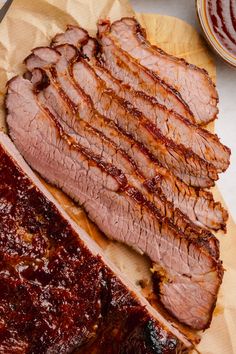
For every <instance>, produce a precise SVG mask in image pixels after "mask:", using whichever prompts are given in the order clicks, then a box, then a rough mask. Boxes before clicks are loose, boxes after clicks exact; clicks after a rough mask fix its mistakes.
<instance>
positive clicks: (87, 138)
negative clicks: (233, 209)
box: [26, 45, 219, 257]
mask: <svg viewBox="0 0 236 354" xmlns="http://www.w3.org/2000/svg"><path fill="white" fill-rule="evenodd" d="M56 48H58V50H60V53H61V54H62V55H61V56H60V59H59V61H58V63H57V64H56V66H55V67H54V70H52V68H50V67H49V68H48V69H47V73H48V75H49V76H50V79H49V78H48V77H47V79H45V78H44V77H45V76H47V74H46V72H45V71H44V70H42V69H41V70H40V73H39V74H38V71H39V69H37V68H36V69H34V70H33V72H32V82H34V85H35V88H36V90H38V88H39V87H41V88H42V84H43V82H48V85H47V87H46V88H45V89H44V90H40V92H39V94H38V100H39V103H40V104H41V105H42V106H46V107H47V108H48V109H49V110H50V111H51V113H52V114H53V115H55V116H56V117H57V118H58V119H59V120H60V123H61V125H62V127H63V129H64V130H65V131H66V132H67V133H68V134H70V135H72V136H73V137H74V138H75V139H76V141H78V142H79V143H80V144H81V145H83V146H84V147H85V148H88V149H90V151H92V152H93V153H94V154H96V155H99V156H100V157H101V158H102V159H103V160H104V161H106V162H108V163H111V164H113V165H115V166H116V167H118V168H119V169H120V170H121V171H122V172H123V173H124V175H125V177H126V178H127V181H128V183H129V184H130V185H132V186H133V187H135V188H136V189H137V190H139V192H140V193H142V194H143V196H144V197H145V199H146V200H147V201H148V202H149V203H151V204H150V206H151V209H152V210H153V209H154V208H157V212H158V213H159V214H160V215H161V216H162V217H165V218H169V219H170V221H171V222H172V223H173V224H175V225H176V226H177V227H178V229H179V230H180V231H182V232H183V233H184V234H185V236H187V237H189V238H190V239H191V238H194V239H195V238H199V242H201V243H202V245H203V246H205V247H207V249H209V250H210V252H211V254H213V255H214V256H215V257H218V256H219V255H218V253H219V247H218V241H217V239H216V238H215V237H214V236H213V235H211V234H210V233H209V232H206V231H203V230H202V229H201V228H200V227H197V226H195V225H193V224H192V223H191V222H190V220H189V218H187V217H186V216H185V215H184V214H183V213H182V212H180V211H179V210H178V209H175V208H174V206H173V204H172V203H170V202H168V201H167V200H166V198H165V197H164V195H162V192H161V190H160V189H157V188H156V189H155V188H153V189H152V188H151V187H150V182H148V181H146V180H145V178H144V176H142V172H141V171H139V169H138V168H137V166H136V164H135V163H134V161H133V160H132V159H131V158H130V157H129V156H128V155H127V154H126V152H125V151H124V150H123V149H122V148H121V147H120V146H117V145H116V144H115V143H114V142H113V141H112V140H111V139H110V138H107V135H104V133H103V132H106V122H105V121H104V119H102V117H100V116H99V115H96V112H94V113H93V112H91V110H92V107H91V110H90V109H89V108H88V107H87V109H86V112H84V111H85V109H84V106H85V105H87V106H89V105H88V103H87V102H86V100H85V98H84V96H83V94H82V93H81V91H79V90H77V94H76V92H75V85H74V82H73V80H72V79H71V77H70V75H69V72H68V65H69V63H70V61H74V57H75V55H76V50H75V48H73V47H70V46H68V45H64V46H60V47H56ZM42 50H43V48H40V49H38V50H37V49H36V50H34V56H33V55H31V56H30V58H28V59H26V64H27V65H28V68H33V61H34V58H35V65H39V55H37V53H38V52H39V51H40V52H41V51H42ZM45 51H47V52H48V48H45ZM52 52H53V50H52ZM52 58H53V55H52ZM48 61H49V55H48ZM42 67H45V65H44V62H42ZM45 68H47V66H46V67H45ZM51 73H53V74H51ZM40 74H41V75H40ZM40 76H41V77H40ZM61 78H63V79H61ZM49 80H50V81H51V84H49ZM66 92H67V93H68V94H67V93H66ZM74 112H76V115H75V114H74ZM85 113H86V114H85ZM94 116H95V117H94ZM94 118H95V119H96V122H94ZM94 123H95V124H94ZM107 124H108V123H107ZM113 134H115V131H113ZM120 135H121V134H119V135H118V138H119V137H120ZM153 192H154V193H153ZM200 240H201V241H200Z"/></svg>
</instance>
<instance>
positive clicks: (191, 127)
mask: <svg viewBox="0 0 236 354" xmlns="http://www.w3.org/2000/svg"><path fill="white" fill-rule="evenodd" d="M79 30H80V29H78V31H79ZM81 44H82V43H81ZM83 52H84V53H85V54H86V55H87V56H88V58H90V63H92V64H93V67H94V69H95V71H96V73H97V74H98V75H99V76H100V77H101V78H102V79H103V80H104V81H105V82H106V84H107V86H108V87H110V88H111V89H113V90H114V91H115V93H116V94H117V95H118V96H119V97H121V98H124V99H126V100H127V101H129V102H131V103H132V104H133V105H134V106H135V107H136V108H137V109H138V110H139V111H140V112H141V113H143V114H144V115H145V116H146V117H147V118H149V119H150V120H151V122H152V123H154V124H156V125H157V127H158V128H159V129H160V131H161V133H162V134H163V135H164V136H166V137H167V138H168V139H171V140H173V141H174V142H175V143H177V144H181V145H183V146H185V147H186V148H189V149H191V150H192V151H193V152H194V153H196V154H197V155H199V156H200V157H201V158H203V159H204V160H205V161H207V162H209V163H212V164H213V165H214V166H215V167H216V168H217V171H218V172H222V171H225V170H226V169H227V167H228V166H229V157H230V149H229V148H227V147H226V146H224V145H222V144H221V143H220V141H219V138H218V137H217V136H216V135H214V134H211V133H210V132H208V131H207V130H205V129H202V128H200V127H199V126H198V125H196V124H192V123H190V122H189V121H188V120H186V119H184V118H183V117H182V116H179V115H178V114H176V113H175V112H173V111H168V110H167V109H166V108H165V107H164V106H162V105H160V104H158V102H157V100H156V99H155V98H154V97H150V96H147V95H146V94H145V93H144V92H142V91H135V90H133V89H132V88H131V87H129V86H127V85H125V84H123V83H122V82H121V81H119V80H117V79H115V78H114V77H113V76H112V75H111V73H110V72H109V71H108V70H106V68H104V67H102V65H101V64H100V63H99V62H98V61H97V60H94V59H95V58H96V57H97V56H98V44H97V42H96V40H95V39H93V38H90V39H89V40H88V42H87V43H86V44H85V45H84V46H83ZM111 53H112V50H110V51H109V55H110V56H111V55H112V54H111ZM114 61H115V60H113V61H112V64H110V65H114Z"/></svg>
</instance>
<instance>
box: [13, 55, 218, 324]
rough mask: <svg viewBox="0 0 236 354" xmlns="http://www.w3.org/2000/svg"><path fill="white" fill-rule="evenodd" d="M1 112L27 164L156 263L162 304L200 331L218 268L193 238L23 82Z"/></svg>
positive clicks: (15, 82) (208, 311) (211, 304)
mask: <svg viewBox="0 0 236 354" xmlns="http://www.w3.org/2000/svg"><path fill="white" fill-rule="evenodd" d="M79 63H80V62H79ZM6 105H7V109H8V116H7V123H8V126H9V131H10V135H11V137H12V139H13V140H14V142H15V143H16V145H17V147H18V148H19V150H20V151H21V153H22V154H23V156H24V157H25V159H26V160H27V161H28V162H29V163H30V165H31V166H32V167H33V168H34V169H35V170H37V171H38V172H39V173H40V174H41V175H42V176H43V177H44V178H46V179H47V180H48V181H50V182H51V183H53V184H55V185H57V186H59V187H60V188H61V189H62V190H64V191H65V192H66V193H67V194H68V195H70V196H71V197H72V198H73V199H74V200H76V201H78V202H79V203H80V204H81V205H83V206H84V208H85V210H86V211H87V213H88V215H89V217H90V218H91V219H92V220H93V221H94V222H95V223H96V224H97V225H98V226H99V228H100V229H101V230H102V231H103V232H104V233H105V234H106V235H108V236H109V237H110V238H113V239H116V240H118V241H121V242H125V243H126V244H128V245H131V246H136V247H138V248H139V249H140V250H142V251H143V252H144V253H146V254H147V255H148V256H149V257H150V258H151V260H153V261H154V262H155V263H158V267H159V270H160V272H159V274H162V275H163V279H161V282H160V289H161V292H160V299H161V301H162V303H163V304H164V305H165V306H166V308H168V309H169V311H170V312H171V313H172V314H173V315H175V316H176V317H177V318H178V319H179V320H180V321H183V322H185V323H187V324H189V325H190V326H192V327H194V328H198V329H200V328H205V327H206V326H207V325H208V324H209V322H210V319H211V315H212V311H213V309H214V306H215V301H216V295H217V292H218V289H219V286H220V283H221V279H222V266H221V262H220V261H218V260H216V259H215V258H214V257H212V256H211V255H210V253H209V252H208V251H207V249H206V248H205V247H202V246H201V243H199V241H198V239H196V240H189V239H188V238H186V237H185V235H184V234H183V233H181V232H180V231H179V232H177V231H176V228H175V227H174V226H173V225H172V224H171V223H170V222H169V221H168V219H166V218H161V217H160V216H158V215H157V213H156V212H155V211H153V212H151V210H150V207H149V205H147V203H146V202H145V200H144V199H143V197H142V195H140V193H138V191H137V190H136V189H135V188H134V187H132V186H130V185H129V183H128V182H127V179H126V177H125V175H124V174H123V173H122V172H121V171H120V170H119V169H117V168H116V167H115V166H113V165H111V164H108V163H105V162H104V161H102V160H101V158H100V157H99V156H97V155H94V154H91V152H90V150H88V149H86V148H84V147H83V146H81V145H80V144H79V143H78V142H76V141H75V139H73V138H72V137H71V136H69V135H68V134H67V133H66V132H65V131H64V130H63V128H62V126H61V125H60V123H59V121H58V120H57V119H56V118H55V117H54V116H53V115H52V114H51V113H50V112H49V111H48V110H47V109H46V107H45V108H44V109H42V107H41V106H40V105H39V104H38V102H37V98H36V96H35V94H34V91H33V86H32V84H31V83H30V82H29V81H28V80H24V79H23V78H20V77H17V78H14V79H13V80H11V82H10V83H9V87H8V94H7V98H6ZM162 280H164V281H162Z"/></svg>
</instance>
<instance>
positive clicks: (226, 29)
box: [206, 0, 236, 56]
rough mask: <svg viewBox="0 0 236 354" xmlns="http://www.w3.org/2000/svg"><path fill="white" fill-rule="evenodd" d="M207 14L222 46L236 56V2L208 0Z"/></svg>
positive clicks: (235, 0)
mask: <svg viewBox="0 0 236 354" xmlns="http://www.w3.org/2000/svg"><path fill="white" fill-rule="evenodd" d="M206 14H207V17H208V21H209V24H210V26H211V29H212V31H213V33H214V35H215V36H216V37H217V39H218V40H219V42H220V43H221V45H222V46H223V47H224V48H225V49H226V50H227V51H228V52H229V53H230V54H231V55H233V56H236V0H207V1H206Z"/></svg>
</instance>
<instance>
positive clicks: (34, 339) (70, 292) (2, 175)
mask: <svg viewBox="0 0 236 354" xmlns="http://www.w3.org/2000/svg"><path fill="white" fill-rule="evenodd" d="M178 349H179V348H178V341H177V339H176V338H174V337H173V336H172V335H170V334H168V333H167V332H166V331H164V330H163V329H162V328H161V327H159V325H158V323H157V322H155V321H154V320H153V319H152V317H151V316H150V315H149V314H148V313H147V311H146V310H145V308H144V307H142V306H141V305H140V303H139V302H138V301H137V300H136V298H135V297H134V296H133V295H132V294H131V293H130V292H129V291H128V290H127V288H126V287H125V286H124V285H123V284H122V283H121V282H120V281H119V280H118V279H117V277H116V276H115V275H114V274H113V273H112V272H111V271H110V269H109V268H108V267H107V266H106V265H105V264H104V263H103V262H102V260H101V258H100V257H99V256H94V255H92V254H91V252H90V251H89V250H88V249H87V247H86V246H85V245H84V243H83V242H82V241H81V240H80V239H78V236H77V234H76V233H75V232H74V230H73V229H72V228H71V226H70V225H69V224H68V223H67V221H66V220H65V219H64V218H63V217H62V216H61V215H60V214H59V212H58V211H57V209H56V208H55V206H54V205H53V204H52V203H51V202H49V200H47V199H46V197H45V196H44V195H43V194H42V193H41V192H40V191H39V190H38V189H37V188H36V187H35V186H34V185H33V184H32V182H31V181H30V180H29V178H28V177H27V176H26V175H25V174H24V173H23V172H22V170H21V169H20V168H19V167H18V166H17V165H16V164H15V163H14V162H13V160H12V159H11V157H10V156H9V155H8V154H7V153H6V152H5V151H4V149H3V148H2V147H1V145H0V353H9V354H10V353H14V354H16V353H35V354H36V353H39V354H43V353H57V354H59V353H99V354H104V353H106V354H109V353H111V354H116V353H120V354H121V353H123V354H129V353H130V354H134V353H136V354H139V353H140V354H141V353H147V354H149V353H150V354H152V353H176V351H178Z"/></svg>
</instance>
